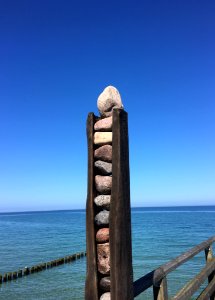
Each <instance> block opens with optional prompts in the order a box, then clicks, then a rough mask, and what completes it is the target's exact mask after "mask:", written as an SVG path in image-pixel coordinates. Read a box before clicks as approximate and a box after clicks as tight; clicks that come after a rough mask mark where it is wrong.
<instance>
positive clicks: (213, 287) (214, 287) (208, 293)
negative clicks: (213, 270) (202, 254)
mask: <svg viewBox="0 0 215 300" xmlns="http://www.w3.org/2000/svg"><path fill="white" fill-rule="evenodd" d="M214 292H215V277H214V278H213V279H212V280H211V282H210V283H209V284H208V286H207V287H206V288H205V289H204V291H203V292H202V293H201V294H200V295H199V297H198V298H197V300H208V299H211V297H213V294H214ZM212 299H213V298H212Z"/></svg>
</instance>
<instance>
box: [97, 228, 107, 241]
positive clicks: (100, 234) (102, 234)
mask: <svg viewBox="0 0 215 300" xmlns="http://www.w3.org/2000/svg"><path fill="white" fill-rule="evenodd" d="M96 242H97V243H107V242H109V228H101V229H99V230H98V231H97V233H96Z"/></svg>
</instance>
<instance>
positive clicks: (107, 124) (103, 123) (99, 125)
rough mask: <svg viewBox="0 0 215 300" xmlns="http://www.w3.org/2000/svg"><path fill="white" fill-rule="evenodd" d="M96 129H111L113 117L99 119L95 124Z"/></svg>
mask: <svg viewBox="0 0 215 300" xmlns="http://www.w3.org/2000/svg"><path fill="white" fill-rule="evenodd" d="M94 129H95V130H96V131H111V129H112V117H108V118H104V119H101V120H99V121H97V122H96V123H95V124H94Z"/></svg>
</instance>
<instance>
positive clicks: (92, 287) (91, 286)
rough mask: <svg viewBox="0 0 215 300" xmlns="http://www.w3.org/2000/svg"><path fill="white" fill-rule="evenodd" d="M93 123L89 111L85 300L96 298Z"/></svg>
mask: <svg viewBox="0 0 215 300" xmlns="http://www.w3.org/2000/svg"><path fill="white" fill-rule="evenodd" d="M94 123H95V116H94V114H93V113H89V115H88V119H87V141H88V190H87V205H86V240H87V275H86V282H85V300H98V276H97V262H96V258H97V250H96V243H95V227H94V218H95V207H94V197H95V186H94V144H93V142H94Z"/></svg>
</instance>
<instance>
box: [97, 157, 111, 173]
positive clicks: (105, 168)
mask: <svg viewBox="0 0 215 300" xmlns="http://www.w3.org/2000/svg"><path fill="white" fill-rule="evenodd" d="M94 165H95V167H96V168H97V169H98V170H99V171H100V172H101V174H103V175H110V174H111V173H112V163H108V162H105V161H102V160H97V161H96V162H95V164H94Z"/></svg>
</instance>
